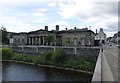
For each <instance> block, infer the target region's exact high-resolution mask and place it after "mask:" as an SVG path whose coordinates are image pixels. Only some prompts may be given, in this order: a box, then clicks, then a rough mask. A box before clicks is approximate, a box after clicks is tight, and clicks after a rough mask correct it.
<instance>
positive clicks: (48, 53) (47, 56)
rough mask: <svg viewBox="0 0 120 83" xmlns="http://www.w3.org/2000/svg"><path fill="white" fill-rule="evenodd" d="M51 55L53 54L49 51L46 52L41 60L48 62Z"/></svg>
mask: <svg viewBox="0 0 120 83" xmlns="http://www.w3.org/2000/svg"><path fill="white" fill-rule="evenodd" d="M52 55H53V53H52V52H51V51H47V52H45V53H44V54H43V60H44V61H49V60H51V56H52Z"/></svg>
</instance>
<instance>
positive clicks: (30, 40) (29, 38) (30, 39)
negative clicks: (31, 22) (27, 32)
mask: <svg viewBox="0 0 120 83" xmlns="http://www.w3.org/2000/svg"><path fill="white" fill-rule="evenodd" d="M28 42H29V45H30V44H31V39H30V37H29V41H28Z"/></svg>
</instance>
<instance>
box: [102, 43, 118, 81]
mask: <svg viewBox="0 0 120 83" xmlns="http://www.w3.org/2000/svg"><path fill="white" fill-rule="evenodd" d="M101 58H102V59H101V60H102V81H118V47H116V46H115V45H113V46H103V53H102V57H101Z"/></svg>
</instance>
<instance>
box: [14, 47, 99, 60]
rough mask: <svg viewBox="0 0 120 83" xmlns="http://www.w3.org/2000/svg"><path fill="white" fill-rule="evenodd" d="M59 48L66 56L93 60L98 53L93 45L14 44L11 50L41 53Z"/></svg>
mask: <svg viewBox="0 0 120 83" xmlns="http://www.w3.org/2000/svg"><path fill="white" fill-rule="evenodd" d="M59 48H61V49H62V50H63V51H64V52H65V53H66V54H67V55H68V56H70V55H72V56H73V55H74V56H77V57H86V58H91V59H93V60H95V61H96V60H97V57H98V55H99V51H100V49H99V48H93V47H81V48H80V47H79V48H78V47H57V46H56V47H54V46H14V47H12V50H13V51H14V52H21V53H27V54H42V53H44V52H47V51H54V50H55V49H59Z"/></svg>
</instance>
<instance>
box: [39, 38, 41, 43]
mask: <svg viewBox="0 0 120 83" xmlns="http://www.w3.org/2000/svg"><path fill="white" fill-rule="evenodd" d="M40 37H41V36H39V45H40V44H41V39H40Z"/></svg>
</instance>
